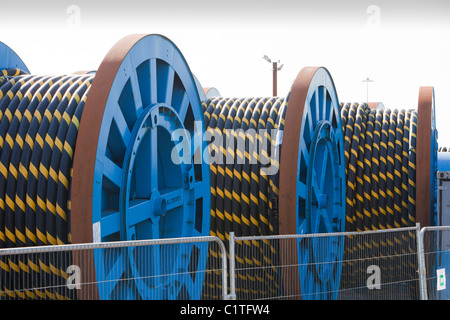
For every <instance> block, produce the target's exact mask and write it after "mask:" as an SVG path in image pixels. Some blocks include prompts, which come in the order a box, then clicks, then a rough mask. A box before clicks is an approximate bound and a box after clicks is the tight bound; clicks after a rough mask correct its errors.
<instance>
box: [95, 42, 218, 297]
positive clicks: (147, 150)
mask: <svg viewBox="0 0 450 320" xmlns="http://www.w3.org/2000/svg"><path fill="white" fill-rule="evenodd" d="M176 130H181V131H180V132H184V135H183V137H184V140H187V141H184V142H187V143H188V146H189V148H190V152H191V155H192V157H190V158H187V160H188V161H186V158H185V155H182V154H180V153H177V152H172V151H173V150H174V148H175V150H178V149H176V146H177V141H172V140H173V138H172V134H173V133H174V132H175V131H176ZM196 131H200V132H204V124H203V114H202V112H201V105H200V99H199V94H198V91H197V86H196V83H195V80H194V77H193V75H192V74H191V72H190V70H189V67H188V65H187V63H186V61H185V60H184V58H183V56H182V54H181V52H180V51H179V50H178V48H177V47H176V46H175V45H174V44H173V43H172V42H171V41H170V40H168V39H167V38H165V37H163V36H160V35H149V36H146V37H144V38H142V39H141V40H140V41H139V42H137V43H136V44H135V45H134V46H133V48H132V49H131V50H130V51H129V52H128V54H127V55H126V57H125V59H124V60H123V61H122V64H121V66H120V68H119V72H118V73H117V74H116V77H115V79H114V83H113V85H112V87H111V91H110V93H109V97H108V101H107V104H106V107H105V112H104V116H103V119H102V125H101V129H100V134H99V141H98V146H97V155H96V165H95V182H94V194H95V196H96V197H97V198H96V199H94V203H93V212H92V217H93V231H94V240H97V241H102V242H103V241H115V240H141V239H160V238H177V237H194V236H207V235H209V221H210V210H209V203H210V197H211V194H210V185H209V183H210V182H209V181H210V179H209V166H208V165H207V164H206V163H207V162H201V163H194V158H193V155H194V154H195V153H196V151H197V152H198V149H201V150H200V151H201V152H202V151H203V150H204V148H205V147H206V145H205V143H204V142H203V141H201V142H198V141H197V142H196V143H194V141H191V140H189V139H192V138H194V137H195V136H196ZM174 154H175V159H174V158H173V155H174ZM177 154H178V157H177ZM182 159H184V161H185V162H187V163H183V162H182V161H183V160H182ZM174 160H175V161H174ZM189 160H191V161H189ZM177 162H182V163H181V164H175V163H177ZM148 249H149V248H147V249H146V250H147V251H146V253H145V254H144V252H143V249H137V248H135V247H133V248H130V249H129V250H122V251H121V250H116V251H115V252H112V253H106V251H103V250H98V251H96V252H95V253H94V256H95V265H96V267H95V269H96V276H97V281H98V282H99V284H98V288H99V294H100V298H102V299H114V298H120V299H176V298H182V299H194V300H195V299H200V297H201V291H202V288H203V279H204V272H199V273H195V272H196V271H198V270H205V267H206V258H207V246H201V245H196V244H184V245H182V246H180V247H177V246H172V247H171V249H172V251H171V254H170V258H169V257H168V255H169V253H164V254H163V253H162V252H163V248H162V247H160V246H153V247H152V248H151V249H150V250H148ZM188 269H189V272H188ZM167 273H169V274H172V275H171V276H170V277H162V276H160V275H163V274H167ZM125 277H127V278H133V280H132V281H121V279H122V280H123V278H125ZM105 280H111V281H108V282H102V281H105Z"/></svg>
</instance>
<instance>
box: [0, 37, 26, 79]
mask: <svg viewBox="0 0 450 320" xmlns="http://www.w3.org/2000/svg"><path fill="white" fill-rule="evenodd" d="M11 68H15V69H20V70H22V71H24V72H26V73H30V72H29V71H28V68H27V66H26V65H25V63H24V62H23V61H22V59H21V58H20V57H19V56H18V55H17V54H16V53H15V52H14V51H13V50H12V49H11V48H10V47H8V46H7V45H6V44H4V43H3V42H0V70H2V69H11Z"/></svg>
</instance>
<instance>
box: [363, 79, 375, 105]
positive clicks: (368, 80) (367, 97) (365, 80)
mask: <svg viewBox="0 0 450 320" xmlns="http://www.w3.org/2000/svg"><path fill="white" fill-rule="evenodd" d="M361 82H366V83H367V95H366V100H367V101H366V102H367V105H369V82H373V80H370V79H369V77H367V78H366V79H364V80H362V81H361Z"/></svg>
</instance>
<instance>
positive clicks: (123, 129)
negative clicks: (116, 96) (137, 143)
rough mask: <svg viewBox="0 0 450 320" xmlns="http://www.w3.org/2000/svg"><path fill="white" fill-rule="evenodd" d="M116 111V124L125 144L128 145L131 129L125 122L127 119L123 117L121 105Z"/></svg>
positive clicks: (114, 114)
mask: <svg viewBox="0 0 450 320" xmlns="http://www.w3.org/2000/svg"><path fill="white" fill-rule="evenodd" d="M114 109H115V110H114V111H113V112H114V113H113V119H114V122H115V123H116V125H117V128H118V130H119V133H120V137H121V138H122V142H123V144H124V145H127V144H128V142H129V139H130V129H129V128H128V125H127V122H126V120H125V117H124V116H123V113H122V110H121V109H120V107H119V105H118V104H117V105H116V108H114Z"/></svg>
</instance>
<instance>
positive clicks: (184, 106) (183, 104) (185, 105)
mask: <svg viewBox="0 0 450 320" xmlns="http://www.w3.org/2000/svg"><path fill="white" fill-rule="evenodd" d="M189 103H190V102H189V96H188V94H187V92H186V91H184V92H183V98H182V99H181V104H180V108H179V109H178V115H179V117H180V119H181V122H182V123H184V119H185V118H186V113H187V110H188V108H189Z"/></svg>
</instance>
